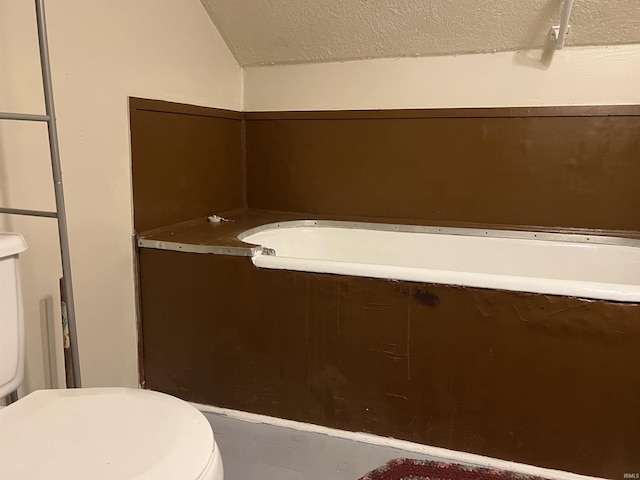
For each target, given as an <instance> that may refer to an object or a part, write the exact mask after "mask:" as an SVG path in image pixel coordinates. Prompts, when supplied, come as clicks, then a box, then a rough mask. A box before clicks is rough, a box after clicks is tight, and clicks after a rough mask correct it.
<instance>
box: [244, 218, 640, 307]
mask: <svg viewBox="0 0 640 480" xmlns="http://www.w3.org/2000/svg"><path fill="white" fill-rule="evenodd" d="M238 238H239V239H240V240H242V241H243V242H246V243H251V244H256V245H260V246H261V247H262V249H254V251H255V252H258V253H256V254H254V255H253V257H252V261H253V263H254V265H256V266H257V267H262V268H274V269H282V270H297V271H304V272H318V273H333V274H338V275H354V276H362V277H373V278H385V279H394V280H406V281H414V282H425V283H440V284H449V285H460V286H467V287H480V288H493V289H502V290H513V291H521V292H532V293H543V294H552V295H566V296H574V297H582V298H591V299H603V300H613V301H621V302H640V241H638V240H632V239H625V238H618V237H602V236H589V235H573V234H551V233H536V232H517V231H504V230H476V229H466V228H465V229H463V228H438V227H420V226H408V225H387V224H375V223H353V222H337V221H321V220H317V221H315V220H304V221H293V222H282V223H275V224H270V225H264V226H261V227H258V228H254V229H251V230H247V231H246V232H244V233H243V234H241V235H240V236H239V237H238Z"/></svg>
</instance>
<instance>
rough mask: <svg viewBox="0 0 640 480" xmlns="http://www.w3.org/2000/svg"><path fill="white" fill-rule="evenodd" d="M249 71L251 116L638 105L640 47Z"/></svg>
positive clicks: (247, 95) (247, 107)
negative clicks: (547, 59) (544, 58)
mask: <svg viewBox="0 0 640 480" xmlns="http://www.w3.org/2000/svg"><path fill="white" fill-rule="evenodd" d="M540 57H541V52H539V51H532V52H503V53H494V54H478V55H459V56H442V57H428V58H427V57H425V58H402V59H376V60H356V61H349V62H334V63H318V64H300V65H276V66H264V67H247V68H245V87H244V88H245V103H244V106H245V110H247V111H267V110H314V109H319V110H334V109H378V108H382V109H384V108H452V107H504V106H535V105H608V104H637V103H640V88H638V85H640V45H620V46H609V47H571V48H565V49H563V50H560V51H556V52H555V54H554V56H553V59H552V61H551V63H550V65H549V66H548V67H545V66H544V65H543V64H542V62H541V61H540Z"/></svg>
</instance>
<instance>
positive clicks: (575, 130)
mask: <svg viewBox="0 0 640 480" xmlns="http://www.w3.org/2000/svg"><path fill="white" fill-rule="evenodd" d="M638 113H640V110H639V109H638V107H634V106H630V107H573V108H571V107H553V108H539V109H536V108H520V109H461V110H455V109H452V110H435V111H429V110H427V111H425V110H416V111H412V110H408V111H391V112H384V111H372V112H267V113H252V114H249V113H247V114H246V115H245V118H246V142H247V145H246V147H247V169H248V173H247V192H248V206H249V207H252V208H263V209H273V210H284V211H298V212H309V213H322V214H337V215H358V216H371V217H378V218H389V219H394V218H413V219H417V220H420V221H422V222H423V223H429V222H430V221H433V222H435V221H450V222H469V223H479V224H493V225H536V226H541V227H560V228H571V227H574V228H585V229H605V230H640V216H639V215H638V212H639V211H640V189H639V188H638V179H639V178H640V116H639V115H638Z"/></svg>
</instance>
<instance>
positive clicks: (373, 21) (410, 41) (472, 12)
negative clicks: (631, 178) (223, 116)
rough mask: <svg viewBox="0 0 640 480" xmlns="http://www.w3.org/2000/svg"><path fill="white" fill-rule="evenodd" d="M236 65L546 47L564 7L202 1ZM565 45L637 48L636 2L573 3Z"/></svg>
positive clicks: (439, 0)
mask: <svg viewBox="0 0 640 480" xmlns="http://www.w3.org/2000/svg"><path fill="white" fill-rule="evenodd" d="M201 1H202V3H203V5H204V7H205V9H206V10H207V12H208V14H209V16H210V17H211V19H212V20H213V21H214V23H215V24H216V26H217V27H218V29H219V30H220V33H221V34H222V36H223V37H224V38H225V40H226V42H227V44H228V45H229V48H230V49H231V51H232V52H233V54H234V55H235V57H236V59H237V60H238V62H239V63H240V64H241V65H260V64H271V63H293V62H324V61H336V60H349V59H356V58H376V57H406V56H418V55H425V56H426V55H451V54H457V53H471V52H492V51H504V50H520V49H528V48H540V47H543V46H544V44H545V41H546V38H547V34H548V32H549V28H550V27H551V26H552V25H557V24H559V22H560V13H561V10H562V5H563V0H201ZM570 24H571V32H570V34H569V36H568V37H567V45H568V46H571V45H608V44H619V43H640V0H575V1H574V6H573V11H572V15H571V21H570Z"/></svg>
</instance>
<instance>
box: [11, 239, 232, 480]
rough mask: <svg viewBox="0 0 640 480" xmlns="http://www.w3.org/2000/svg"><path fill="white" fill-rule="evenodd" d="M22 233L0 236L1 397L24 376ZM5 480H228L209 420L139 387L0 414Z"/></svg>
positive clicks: (55, 394)
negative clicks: (224, 476) (19, 258)
mask: <svg viewBox="0 0 640 480" xmlns="http://www.w3.org/2000/svg"><path fill="white" fill-rule="evenodd" d="M25 249H26V244H25V242H24V239H23V238H22V237H21V236H20V235H18V234H13V233H10V234H7V233H0V397H3V396H6V395H8V394H9V393H11V392H13V391H14V390H16V389H17V387H18V385H20V383H21V382H22V379H23V376H24V326H23V315H22V303H21V302H22V299H21V293H20V270H19V263H18V255H19V254H20V252H23V251H24V250H25ZM0 478H1V479H3V480H4V479H6V480H22V479H29V480H40V479H47V480H56V479H61V480H87V479H105V480H106V479H113V480H133V479H137V480H151V479H153V480H161V479H162V480H164V479H167V480H169V479H171V480H178V479H179V480H222V478H223V469H222V459H221V458H220V452H219V451H218V446H217V445H216V442H215V439H214V437H213V432H212V431H211V427H210V425H209V422H207V419H206V418H205V417H204V415H202V413H200V412H199V411H198V410H197V409H195V408H194V407H192V406H191V405H189V404H188V403H186V402H184V401H182V400H179V399H177V398H175V397H171V396H169V395H165V394H163V393H158V392H153V391H150V390H139V389H133V388H82V389H69V390H39V391H36V392H33V393H31V394H29V395H27V396H25V397H24V398H22V399H20V400H18V401H17V402H15V403H13V404H11V405H9V406H8V407H5V408H2V409H0Z"/></svg>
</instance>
